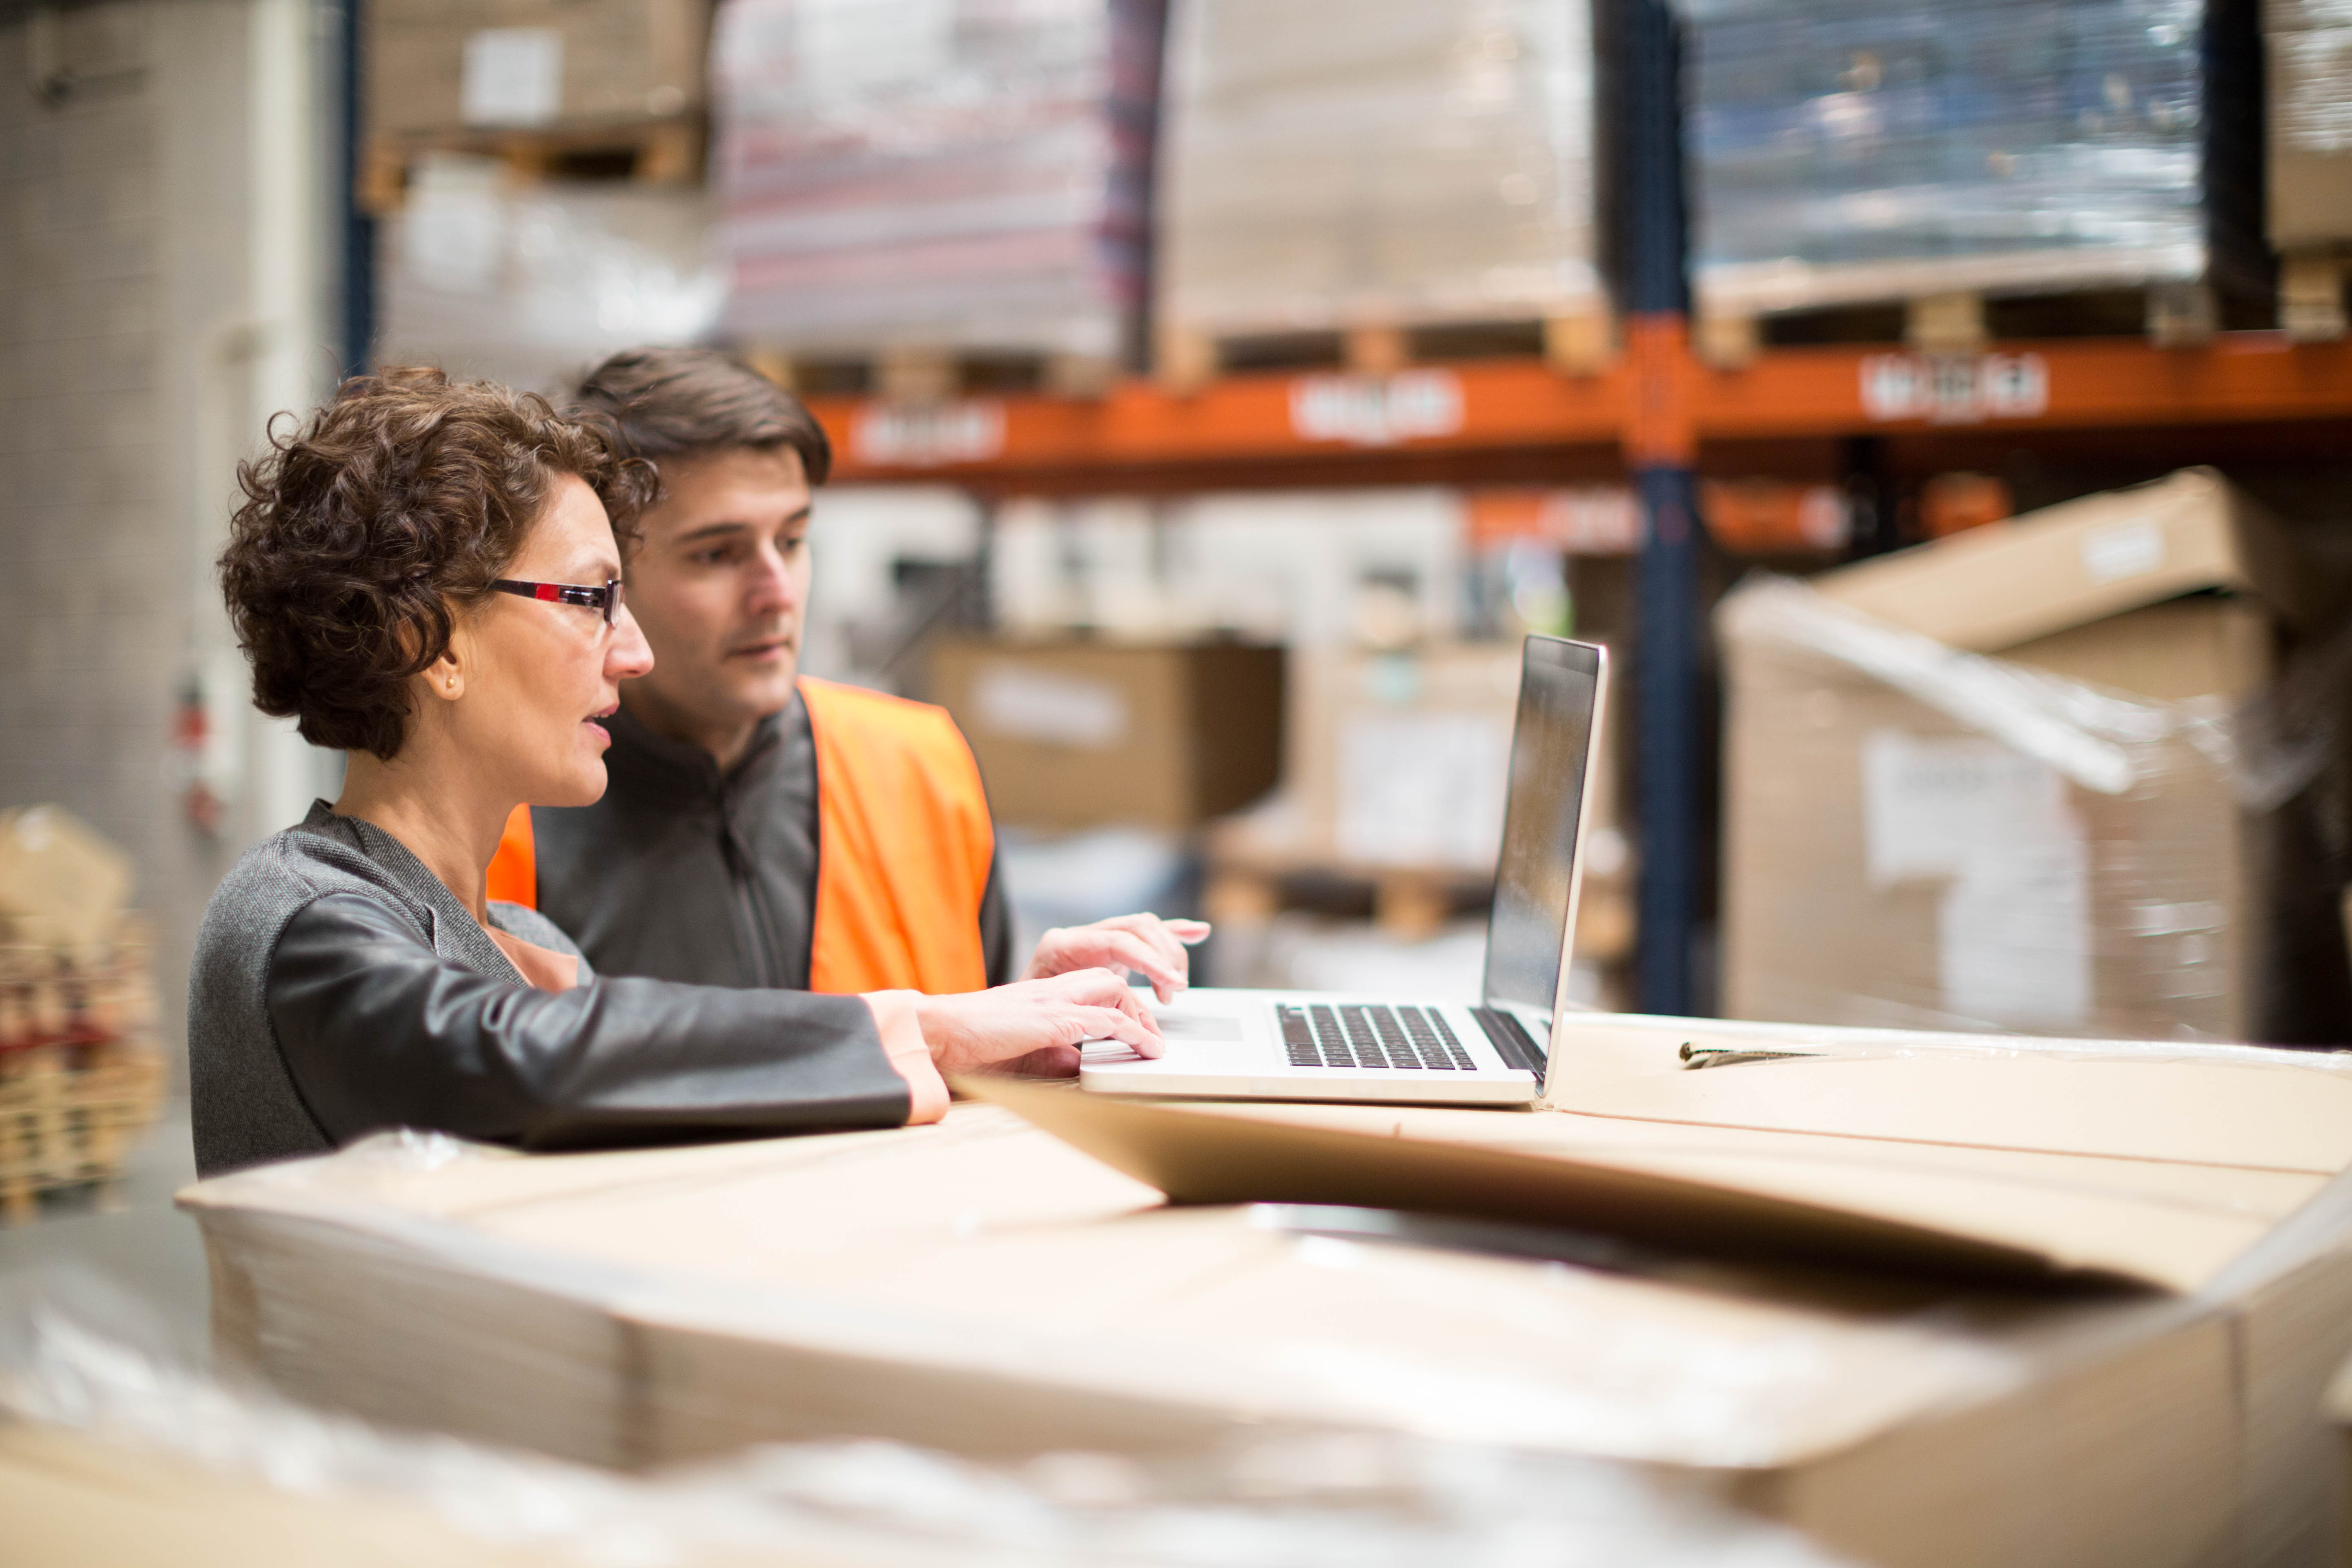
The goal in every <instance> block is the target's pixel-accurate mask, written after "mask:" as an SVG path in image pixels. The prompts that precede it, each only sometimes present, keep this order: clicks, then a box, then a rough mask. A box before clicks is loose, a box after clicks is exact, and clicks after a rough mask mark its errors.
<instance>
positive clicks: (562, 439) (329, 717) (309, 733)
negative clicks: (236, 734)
mask: <svg viewBox="0 0 2352 1568" xmlns="http://www.w3.org/2000/svg"><path fill="white" fill-rule="evenodd" d="M279 417H281V418H282V417H288V416H279ZM277 425H278V420H277V419H273V420H272V421H271V426H272V427H271V429H270V431H269V451H268V454H267V455H265V456H263V457H261V458H258V459H257V460H255V461H253V462H248V463H244V464H240V465H239V466H238V468H237V474H236V477H237V483H238V485H239V486H240V487H241V488H242V489H244V491H245V496H246V500H245V504H244V505H242V506H240V507H239V508H237V510H236V516H235V517H234V518H233V519H231V521H230V523H229V542H228V548H227V549H226V551H225V552H222V554H221V558H220V573H221V586H222V589H223V591H224V593H225V594H226V596H227V599H228V613H229V619H230V621H231V622H232V624H233V625H234V626H235V627H236V637H237V641H238V643H239V645H240V646H242V647H244V649H245V653H246V657H247V658H249V659H250V660H251V661H252V663H253V703H254V706H255V707H257V708H258V709H260V710H262V711H263V712H264V713H268V714H271V715H273V716H275V717H278V718H287V717H291V718H293V719H294V720H295V721H296V728H297V729H299V731H301V734H302V738H303V739H304V740H306V741H309V742H310V743H311V744H313V745H317V746H328V747H331V748H333V749H335V750H337V751H352V752H373V753H374V754H375V755H376V756H378V757H381V758H383V759H384V760H385V761H387V762H389V761H390V760H391V759H392V758H393V757H394V755H395V754H397V753H398V752H399V751H400V747H401V742H402V741H403V740H404V737H405V735H406V732H407V728H408V716H409V696H408V688H407V681H408V679H409V678H410V677H411V676H414V675H416V674H418V673H420V672H421V671H423V670H424V669H425V668H427V667H428V666H430V665H431V664H432V663H433V661H434V660H436V659H437V658H440V657H441V655H442V653H443V652H444V651H445V650H446V648H447V647H448V646H449V637H450V633H451V631H452V629H453V628H454V626H455V625H456V616H457V610H458V609H459V608H462V607H465V606H468V605H476V604H478V603H480V602H481V601H482V600H484V599H485V598H487V597H488V595H489V594H490V592H491V589H490V586H489V584H490V583H491V581H492V580H493V579H495V578H497V577H499V576H501V575H503V574H504V573H505V569H506V567H507V564H508V563H509V562H511V561H513V560H514V558H515V556H516V555H518V554H519V553H520V552H521V550H522V545H523V540H524V537H525V535H526V534H528V533H529V531H530V525H531V523H532V522H533V521H535V520H536V519H537V518H538V517H539V515H540V513H541V510H543V509H544V508H545V506H546V504H547V500H548V497H549V493H550V491H551V489H552V487H553V481H554V480H555V479H556V477H557V476H558V475H562V474H572V475H576V476H578V477H579V478H580V479H583V480H584V481H585V482H586V483H587V485H588V486H589V488H590V489H593V490H594V491H595V492H596V496H597V499H599V500H602V501H603V502H604V510H605V512H606V514H607V515H608V516H610V517H611V519H612V520H613V531H614V535H615V536H616V537H617V538H618V539H619V541H620V542H622V543H623V544H624V545H626V543H627V542H629V540H630V538H631V537H632V536H633V535H634V533H635V527H636V521H637V515H638V513H639V512H641V511H642V510H644V509H645V506H646V502H647V501H648V500H650V499H651V498H652V495H653V493H654V489H655V483H656V481H655V477H654V474H653V470H652V468H650V467H649V466H648V465H646V463H645V462H643V461H642V460H640V459H637V458H631V457H627V456H625V455H624V453H623V449H622V447H621V445H620V437H619V436H618V434H617V432H615V431H614V429H613V428H612V426H610V424H609V423H608V422H605V421H603V420H601V419H598V418H596V417H594V416H564V415H561V414H558V413H556V412H555V410H554V409H553V408H552V407H551V406H550V405H549V404H548V403H547V401H546V399H544V398H541V397H537V396H532V395H528V394H523V393H517V392H513V391H510V390H509V389H508V388H506V387H503V386H499V385H497V384H493V383H490V382H486V381H452V380H450V379H449V378H448V377H447V376H446V375H445V374H442V373H441V372H440V371H438V370H430V369H417V368H394V369H386V370H381V371H378V372H377V373H376V374H373V375H366V376H355V377H353V378H352V380H350V381H347V382H345V383H344V384H343V386H342V389H341V392H340V393H339V394H338V395H336V398H335V400H334V401H333V402H332V403H330V404H328V405H326V406H325V407H323V408H321V409H320V410H319V411H318V412H317V413H316V414H314V415H312V416H310V420H309V421H308V422H307V423H305V424H303V425H302V426H299V428H297V429H295V430H293V431H292V432H291V433H290V434H281V433H280V432H279V430H278V428H277Z"/></svg>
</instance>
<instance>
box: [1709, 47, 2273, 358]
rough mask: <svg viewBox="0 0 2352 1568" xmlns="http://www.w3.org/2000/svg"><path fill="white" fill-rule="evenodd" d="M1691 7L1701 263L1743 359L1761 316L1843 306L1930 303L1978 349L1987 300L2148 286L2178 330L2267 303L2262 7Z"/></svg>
mask: <svg viewBox="0 0 2352 1568" xmlns="http://www.w3.org/2000/svg"><path fill="white" fill-rule="evenodd" d="M1681 10H1682V13H1683V15H1684V16H1685V17H1686V19H1687V22H1688V26H1689V29H1690V31H1689V35H1688V39H1689V42H1688V48H1689V54H1688V65H1687V77H1686V83H1687V93H1688V103H1689V115H1690V118H1689V121H1688V124H1689V136H1690V147H1689V153H1690V158H1691V195H1692V232H1693V256H1692V264H1693V266H1692V274H1693V280H1694V286H1695V289H1696V295H1697V300H1698V310H1699V313H1700V314H1701V315H1702V316H1703V317H1705V318H1707V319H1708V320H1709V321H1710V322H1711V323H1717V324H1715V325H1712V326H1711V327H1709V328H1708V329H1706V331H1704V332H1703V337H1705V338H1708V339H1711V340H1712V341H1713V342H1714V344H1715V347H1716V349H1717V353H1718V355H1719V357H1724V358H1738V357H1740V356H1741V355H1742V354H1743V353H1750V352H1752V351H1753V348H1754V345H1755V342H1756V329H1755V327H1754V320H1755V318H1758V317H1761V316H1770V315H1777V314H1780V313H1783V312H1789V311H1802V310H1819V309H1822V308H1823V307H1832V306H1847V305H1856V304H1868V303H1874V302H1882V301H1884V302H1890V303H1894V304H1898V305H1900V304H1906V303H1909V304H1911V305H1912V306H1913V310H1912V319H1911V335H1912V336H1913V338H1914V340H1915V341H1919V342H1923V345H1924V346H1932V347H1952V348H1962V349H1974V348H1980V347H1981V346H1982V345H1983V342H1984V340H1985V336H1986V322H1985V317H1984V309H1985V307H1984V296H1986V295H2059V294H2068V293H2076V294H2080V293H2086V292H2089V291H2094V290H2102V289H2126V290H2136V291H2140V292H2141V293H2142V294H2143V295H2144V301H2143V304H2144V309H2145V312H2146V316H2147V321H2148V325H2149V329H2150V331H2152V332H2154V333H2155V334H2156V335H2157V336H2158V338H2159V339H2160V340H2162V341H2190V340H2194V339H2200V338H2202V337H2204V336H2206V335H2210V332H2211V331H2213V329H2214V327H2215V325H2216V324H2217V321H2218V320H2219V316H2218V315H2217V310H2219V309H2220V308H2221V303H2222V302H2224V301H2227V302H2231V303H2236V302H2241V301H2242V302H2245V303H2246V304H2247V305H2248V306H2249V307H2250V308H2251V307H2253V306H2258V305H2259V303H2260V302H2261V300H2262V299H2263V297H2264V296H2265V295H2266V292H2267V263H2266V262H2265V260H2264V258H2263V253H2262V235H2261V232H2260V220H2259V212H2260V202H2259V199H2258V195H2257V192H2256V190H2255V189H2254V182H2256V181H2257V180H2258V179H2259V177H2260V176H2259V167H2260V158H2261V150H2260V129H2259V127H2258V126H2257V125H2256V124H2254V122H2253V118H2252V117H2253V113H2254V107H2253V106H2254V105H2255V104H2256V103H2257V102H2259V83H2258V80H2257V76H2258V73H2259V71H2260V69H2261V65H2260V61H2259V59H2258V58H2257V49H2256V46H2255V43H2254V39H2253V36H2252V16H2251V12H2250V11H2249V10H2248V9H2247V8H2246V7H2245V6H2243V5H2233V4H2231V3H2230V0H2219V3H2217V4H2215V5H2211V6H2210V8H2209V6H2208V5H2205V4H2203V3H2202V0H2162V3H2160V4H2157V5H2146V4H2141V3H2139V0H2023V3H2021V0H1962V3H1960V4H1958V5H1939V6H1925V5H1895V6H1886V5H1867V4H1864V3H1862V0H1798V3H1795V4H1787V3H1782V0H1687V3H1686V4H1685V5H1682V7H1681ZM1741 322H1745V323H1747V325H1746V326H1744V327H1742V326H1739V325H1738V323H1741ZM2126 330H2128V322H2126Z"/></svg>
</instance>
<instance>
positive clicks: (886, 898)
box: [489, 349, 1208, 1000]
mask: <svg viewBox="0 0 2352 1568" xmlns="http://www.w3.org/2000/svg"><path fill="white" fill-rule="evenodd" d="M580 402H581V404H582V405H583V407H584V408H585V409H588V410H592V411H595V412H598V413H602V414H604V415H605V416H609V417H610V418H611V419H613V420H614V422H615V423H616V424H618V425H619V426H620V427H621V429H622V431H623V432H624V434H625V436H626V437H628V440H629V443H630V445H631V446H633V447H635V450H636V452H637V454H638V455H639V456H641V457H643V458H646V459H647V460H648V461H650V462H652V463H653V464H654V465H655V467H656V468H657V469H658V470H659V473H660V476H661V481H662V494H661V499H660V500H659V501H658V502H656V504H655V505H654V506H653V507H652V508H651V509H649V510H647V511H646V515H645V519H644V524H643V528H644V531H643V535H642V537H641V538H640V539H639V540H638V541H637V542H635V545H634V546H632V547H631V548H630V549H629V552H628V556H627V564H626V566H625V572H626V574H627V576H626V584H625V586H626V593H627V595H628V604H629V608H630V609H631V610H632V611H633V612H635V616H636V619H637V623H638V625H639V626H642V627H644V629H645V634H646V640H647V641H648V642H649V643H651V644H652V645H653V650H654V668H653V672H652V673H651V674H649V675H646V676H645V677H644V678H642V679H637V680H632V681H629V682H627V683H626V684H625V685H624V686H623V687H622V689H621V711H620V712H618V713H616V714H614V716H613V717H612V718H610V719H608V720H606V721H604V722H605V724H606V727H607V728H609V729H610V730H611V731H612V735H613V745H612V750H611V751H609V752H606V753H605V757H604V764H605V769H606V772H607V774H608V776H609V778H610V781H611V782H610V784H609V785H608V787H607V788H606V790H605V792H604V799H602V800H600V801H598V802H597V803H596V804H595V805H587V806H578V807H571V808H553V807H547V806H526V807H523V808H520V809H519V810H518V811H517V812H516V813H515V815H514V816H513V818H512V819H511V820H510V821H509V823H508V826H507V834H506V838H505V841H504V842H503V843H502V844H501V845H500V847H499V855H498V858H497V859H496V860H495V861H494V862H493V863H492V865H491V867H490V884H489V896H490V897H491V898H493V899H509V900H514V901H515V902H518V903H523V904H528V905H531V906H532V907H534V908H536V909H538V910H541V912H542V913H544V914H546V915H548V916H549V917H550V918H551V919H552V920H554V921H555V922H556V923H557V924H558V925H560V926H562V928H563V929H564V931H567V932H569V933H570V934H571V936H572V938H573V940H574V941H576V942H579V944H580V946H581V948H582V950H583V952H586V953H587V955H588V958H589V961H590V962H591V963H593V964H594V965H595V966H596V968H597V970H598V972H600V973H605V974H643V975H651V976H654V977H656V978H657V979H663V980H677V981H688V982H695V983H699V984H709V985H735V986H753V985H756V986H780V987H786V988H790V989H795V990H809V991H832V992H850V993H865V992H872V991H887V990H894V989H912V990H919V991H927V992H931V993H935V994H936V993H942V992H955V991H977V990H980V989H982V987H984V986H988V985H994V984H1003V983H1004V982H1006V981H1009V980H1013V979H1017V978H1023V977H1024V974H1023V973H1016V966H1017V961H1016V959H1015V957H1014V955H1013V952H1012V929H1011V928H1012V921H1011V920H1010V918H1009V916H1008V914H1007V911H1006V907H1005V900H1004V892H1003V886H1002V885H1001V883H1000V881H999V879H998V876H997V869H996V860H995V837H994V832H993V829H992V826H991V825H990V822H989V815H988V801H987V798H986V796H985V795H983V794H982V790H981V782H980V771H979V768H978V767H977V766H976V765H975V764H974V763H973V762H972V756H971V748H970V747H968V746H967V745H966V744H965V743H964V739H963V736H962V735H961V733H960V732H959V731H957V729H956V727H955V724H954V722H953V721H951V720H950V719H949V717H948V716H947V714H946V713H945V712H944V711H943V710H940V709H937V708H932V707H928V706H926V705H924V704H921V703H917V702H908V701H905V700H901V699H899V698H896V697H890V696H886V695H884V694H882V693H879V692H874V691H867V690H864V689H859V688H856V687H849V686H839V685H835V684H834V683H832V682H830V681H821V680H815V679H810V678H808V677H805V676H801V675H799V674H798V666H799V661H800V648H801V633H802V627H803V624H804V623H803V613H804V611H805V609H806V606H807V604H808V590H809V565H810V563H809V546H808V528H809V508H810V491H811V489H812V488H813V487H814V486H816V485H820V484H823V483H824V479H825V475H826V471H827V469H828V468H829V467H830V466H831V461H832V449H831V447H830V446H829V445H828V444H827V442H826V440H825V436H824V430H823V428H822V427H820V426H818V424H817V423H816V421H815V420H814V418H812V417H811V416H810V415H809V412H808V410H807V409H805V408H803V406H802V405H801V404H800V402H799V401H798V400H797V399H796V398H794V397H793V396H792V395H790V394H789V393H786V392H784V391H782V389H780V388H779V387H777V386H776V385H775V384H773V383H772V382H770V381H769V380H768V379H767V378H765V377H764V376H761V374H759V373H757V372H756V371H753V370H751V368H749V367H748V366H746V365H744V364H742V363H740V362H738V361H736V360H733V359H731V358H729V357H728V356H726V355H724V354H720V353H712V352H710V351H708V350H700V349H643V350H633V351H630V352H627V353H619V354H615V355H614V356H613V357H612V358H611V359H609V360H606V361H605V362H604V363H603V364H602V365H600V366H598V367H597V368H596V369H595V370H594V371H593V372H592V373H591V374H590V375H589V376H588V378H587V380H586V381H585V382H584V383H583V384H582V385H581V388H580ZM1207 932H1208V928H1207V927H1206V926H1205V925H1202V924H1200V923H1199V922H1196V921H1161V920H1160V919H1159V918H1157V917H1156V916H1152V915H1124V916H1121V917H1119V918H1118V919H1117V920H1111V921H1102V922H1100V923H1098V924H1096V925H1091V926H1079V927H1073V928H1067V929H1060V930H1055V931H1048V932H1047V933H1046V934H1045V938H1044V939H1043V940H1042V941H1041V942H1039V943H1038V948H1037V952H1036V953H1035V955H1034V957H1033V958H1032V960H1031V961H1030V963H1029V965H1028V967H1027V969H1026V971H1025V977H1027V978H1041V977H1044V976H1046V975H1051V974H1058V973H1064V972H1065V971H1067V970H1073V969H1084V968H1091V967H1095V966H1097V965H1100V966H1105V967H1111V968H1122V967H1123V968H1126V969H1129V970H1133V971H1135V972H1138V973H1141V974H1143V975H1144V976H1145V977H1146V978H1147V979H1149V980H1150V982H1151V983H1152V984H1153V986H1154V987H1155V989H1157V990H1158V991H1159V993H1160V996H1161V998H1162V999H1163V1000H1164V999H1166V998H1168V997H1169V996H1171V995H1173V994H1175V993H1176V992H1177V991H1180V990H1181V989H1182V988H1183V986H1184V984H1185V980H1186V964H1185V956H1184V944H1185V943H1186V942H1197V941H1199V940H1200V939H1201V938H1202V936H1205V935H1206V934H1207Z"/></svg>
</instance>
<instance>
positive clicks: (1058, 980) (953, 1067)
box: [915, 969, 1161, 1078]
mask: <svg viewBox="0 0 2352 1568" xmlns="http://www.w3.org/2000/svg"><path fill="white" fill-rule="evenodd" d="M915 1016H916V1017H917V1018H919V1020H920V1021H921V1023H922V1026H923V1039H924V1041H925V1043H926V1044H928V1045H929V1047H930V1050H931V1060H932V1062H933V1063H934V1064H936V1065H937V1066H938V1068H939V1069H940V1072H942V1073H958V1072H971V1071H976V1070H980V1069H987V1070H990V1071H994V1072H1016V1073H1028V1074H1031V1075H1034V1076H1038V1077H1058V1078H1066V1077H1068V1076H1069V1075H1070V1074H1072V1073H1074V1072H1076V1071H1077V1070H1078V1042H1079V1041H1081V1040H1118V1041H1119V1042H1120V1043H1122V1044H1124V1045H1126V1046H1129V1047H1131V1048H1133V1050H1134V1051H1135V1052H1136V1054H1137V1055H1139V1056H1146V1057H1156V1056H1158V1055H1159V1054H1160V1048H1161V1047H1160V1026H1159V1025H1158V1024H1156V1023H1154V1022H1153V1021H1152V1017H1151V1015H1150V1013H1149V1012H1148V1011H1146V1010H1145V1008H1144V1005H1143V1004H1142V1003H1141V1002H1139V1001H1138V1000H1137V999H1136V995H1135V993H1134V992H1132V991H1130V990H1129V989H1128V986H1127V980H1126V977H1125V976H1124V975H1122V974H1119V973H1115V972H1113V971H1111V970H1108V969H1078V970H1074V971H1072V972H1071V973H1067V974H1056V975H1054V976H1052V977H1051V978H1048V979H1038V980H1017V981H1015V982H1013V984H1010V985H999V986H996V987H994V988H993V989H992V990H988V991H966V992H963V993H961V994H957V995H953V996H924V997H920V998H919V999H918V1000H917V1001H916V1003H915Z"/></svg>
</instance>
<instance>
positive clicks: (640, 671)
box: [604, 605, 654, 680]
mask: <svg viewBox="0 0 2352 1568" xmlns="http://www.w3.org/2000/svg"><path fill="white" fill-rule="evenodd" d="M653 667H654V650H653V645H652V644H650V643H648V642H646V634H645V632H644V631H643V629H641V628H640V627H639V626H638V625H637V617H636V616H633V615H631V614H630V613H629V606H628V605H622V606H621V613H620V614H619V615H617V616H614V617H613V640H612V641H611V643H610V644H608V645H607V646H606V647H605V649H604V673H605V674H606V675H608V676H610V677H611V678H612V679H614V680H635V679H636V678H637V677H638V676H640V675H644V674H645V673H646V672H647V671H648V670H650V669H652V668H653Z"/></svg>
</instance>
